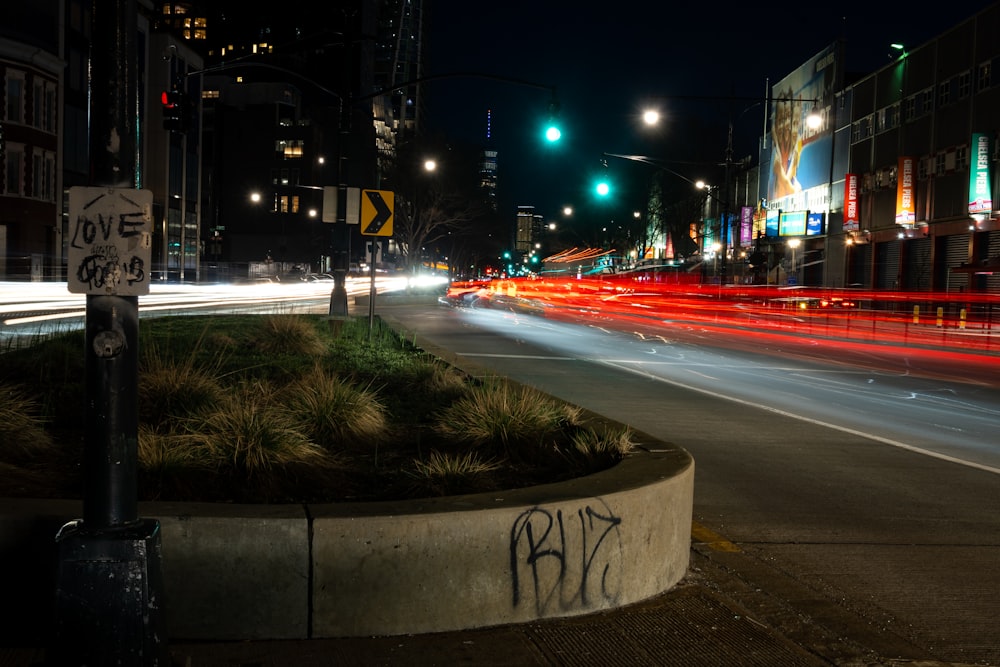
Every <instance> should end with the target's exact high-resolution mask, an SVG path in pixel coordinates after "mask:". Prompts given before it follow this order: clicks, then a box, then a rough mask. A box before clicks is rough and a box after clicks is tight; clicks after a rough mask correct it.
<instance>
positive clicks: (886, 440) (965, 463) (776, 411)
mask: <svg viewBox="0 0 1000 667" xmlns="http://www.w3.org/2000/svg"><path fill="white" fill-rule="evenodd" d="M596 361H598V363H603V364H605V365H607V366H611V367H612V368H616V369H618V370H623V371H625V372H627V373H633V374H635V375H641V376H642V377H644V378H647V379H652V380H656V381H658V382H664V383H666V384H670V385H673V386H675V387H680V388H681V389H688V390H691V391H696V392H698V393H700V394H705V395H706V396H712V397H713V398H722V399H725V400H727V401H732V402H733V403H739V404H740V405H746V406H748V407H754V408H759V409H761V410H767V411H768V412H772V413H774V414H777V415H781V416H782V417H791V418H792V419H798V420H799V421H804V422H806V423H808V424H814V425H816V426H824V427H826V428H832V429H834V430H835V431H840V432H841V433H847V434H850V435H854V436H858V437H861V438H867V439H869V440H875V441H876V442H881V443H882V444H885V445H889V446H891V447H897V448H899V449H903V450H906V451H908V452H913V453H915V454H923V455H924V456H929V457H931V458H935V459H940V460H942V461H948V462H949V463H957V464H958V465H963V466H966V467H968V468H975V469H976V470H982V471H984V472H989V473H993V474H994V475H1000V468H995V467H993V466H988V465H985V464H982V463H976V462H974V461H966V460H965V459H960V458H956V457H954V456H949V455H948V454H942V453H940V452H935V451H933V450H930V449H924V448H922V447H914V446H913V445H908V444H906V443H905V442H899V441H898V440H893V439H891V438H885V437H883V436H880V435H874V434H872V433H865V432H864V431H859V430H857V429H853V428H848V427H846V426H839V425H837V424H830V423H828V422H824V421H820V420H818V419H813V418H811V417H805V416H803V415H797V414H795V413H792V412H787V411H785V410H780V409H778V408H772V407H770V406H767V405H760V404H758V403H754V402H752V401H747V400H744V399H742V398H736V397H734V396H726V395H725V394H719V393H717V392H714V391H711V390H708V389H702V388H701V387H695V386H692V385H688V384H685V383H683V382H677V381H676V380H668V379H667V378H664V377H660V376H658V375H653V374H652V373H648V372H646V371H643V370H641V369H639V368H629V367H628V366H624V365H621V364H618V363H615V362H608V361H600V360H596Z"/></svg>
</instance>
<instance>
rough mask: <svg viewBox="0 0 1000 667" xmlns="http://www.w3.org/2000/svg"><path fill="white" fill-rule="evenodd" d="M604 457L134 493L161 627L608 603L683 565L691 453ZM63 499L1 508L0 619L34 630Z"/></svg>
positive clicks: (39, 639)
mask: <svg viewBox="0 0 1000 667" xmlns="http://www.w3.org/2000/svg"><path fill="white" fill-rule="evenodd" d="M634 439H635V441H636V442H638V443H639V444H640V447H639V448H637V450H636V451H635V452H634V453H632V454H630V455H629V456H628V457H626V458H625V459H624V460H623V461H622V462H620V463H619V464H618V465H616V466H614V467H613V468H610V469H608V470H605V471H602V472H599V473H596V474H593V475H589V476H586V477H581V478H577V479H573V480H569V481H565V482H560V483H556V484H545V485H540V486H535V487H528V488H523V489H516V490H511V491H503V492H492V493H482V494H474V495H465V496H449V497H441V498H427V499H420V500H410V501H398V502H373V503H334V504H321V505H231V504H208V503H141V504H140V511H141V513H142V515H143V516H148V517H155V518H156V519H157V520H158V521H159V523H160V529H161V537H162V561H163V563H162V569H163V587H164V594H165V595H164V597H165V605H164V606H165V609H164V614H165V618H166V627H167V632H168V636H169V638H170V639H171V640H182V639H191V640H200V639H217V640H218V639H291V638H310V637H314V638H320V637H357V636H369V635H382V636H385V635H399V634H411V633H430V632H441V631H450V630H461V629H469V628H479V627H488V626H494V625H503V624H509V623H524V622H530V621H534V620H539V619H543V618H559V617H569V616H576V615H582V614H590V613H594V612H598V611H602V610H608V609H614V608H618V607H622V606H625V605H629V604H633V603H635V602H639V601H642V600H645V599H649V598H652V597H654V596H657V595H659V594H661V593H663V592H665V591H667V590H669V589H670V588H672V587H673V586H674V585H675V584H676V583H677V582H678V581H680V579H681V578H682V577H683V576H684V575H685V574H686V572H687V568H688V562H689V552H690V539H691V538H690V532H691V514H692V505H693V492H694V461H693V460H692V458H691V456H690V455H689V454H688V453H687V452H686V451H684V450H683V449H681V448H679V447H676V446H674V445H671V444H669V443H662V442H657V441H655V440H653V439H652V438H648V437H646V436H645V435H643V434H641V433H636V434H635V438H634ZM80 509H81V508H80V503H79V502H76V501H58V500H27V499H9V500H5V502H4V503H3V509H0V563H3V564H5V565H6V567H4V568H2V573H0V585H2V587H3V590H5V591H6V592H7V593H8V594H7V595H5V596H4V603H3V605H2V608H3V619H2V622H0V627H2V628H3V630H2V631H0V632H2V633H3V635H4V636H2V637H0V641H2V642H3V643H4V644H6V645H11V646H26V645H32V644H34V645H42V643H43V642H45V641H46V640H47V638H46V637H44V636H41V635H40V634H39V632H40V629H41V628H44V627H46V626H47V625H49V624H50V619H51V613H52V600H53V591H52V589H53V587H52V581H51V574H50V573H51V569H49V566H48V564H50V563H51V562H52V560H53V559H54V558H55V555H56V544H55V542H54V540H53V538H52V536H53V534H54V531H53V530H52V527H53V526H58V525H61V524H62V523H64V522H65V521H68V520H70V519H71V518H72V517H75V516H79V514H80Z"/></svg>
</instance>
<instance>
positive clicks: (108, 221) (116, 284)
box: [66, 187, 153, 296]
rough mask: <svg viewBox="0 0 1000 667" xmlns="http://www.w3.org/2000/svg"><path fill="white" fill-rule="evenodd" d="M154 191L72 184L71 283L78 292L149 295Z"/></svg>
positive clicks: (70, 206)
mask: <svg viewBox="0 0 1000 667" xmlns="http://www.w3.org/2000/svg"><path fill="white" fill-rule="evenodd" d="M152 209H153V193H152V191H151V190H134V189H131V188H88V187H73V188H70V189H69V250H68V251H67V253H66V257H67V262H68V266H67V287H68V288H69V291H70V292H73V293H74V294H103V295H108V296H141V295H143V294H149V267H150V264H151V262H152V242H151V241H152V228H153V217H152Z"/></svg>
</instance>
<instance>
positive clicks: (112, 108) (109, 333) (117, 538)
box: [46, 0, 168, 665]
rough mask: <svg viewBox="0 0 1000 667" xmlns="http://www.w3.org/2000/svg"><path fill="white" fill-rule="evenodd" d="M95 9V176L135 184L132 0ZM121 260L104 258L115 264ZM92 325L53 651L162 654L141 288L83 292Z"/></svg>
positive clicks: (97, 658) (134, 659)
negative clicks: (141, 492)
mask: <svg viewBox="0 0 1000 667" xmlns="http://www.w3.org/2000/svg"><path fill="white" fill-rule="evenodd" d="M92 19H93V20H92V26H91V27H92V31H91V38H92V41H91V53H90V117H91V127H90V156H91V184H92V185H93V186H101V187H106V188H108V189H109V191H110V190H117V191H124V192H128V191H129V190H130V189H131V190H132V191H134V190H135V189H136V188H138V187H139V185H140V184H139V173H140V170H139V159H138V144H137V141H136V135H137V132H136V130H137V128H138V125H139V103H138V102H139V86H138V79H137V77H138V66H137V63H138V57H137V38H138V23H137V6H136V3H135V2H134V0H94V3H93V14H92ZM117 260H118V258H117V257H113V258H107V261H108V262H109V265H111V264H112V263H113V262H115V261H117ZM75 270H77V269H76V267H72V266H71V267H69V271H70V272H73V271H75ZM81 271H82V269H81ZM143 275H148V274H143ZM116 284H117V283H114V284H113V285H116ZM85 328H86V346H85V349H84V354H85V355H86V397H85V401H86V405H85V425H84V432H85V444H84V453H83V469H84V498H83V519H82V520H79V521H72V522H70V523H68V524H66V525H65V526H63V528H62V529H61V530H60V531H59V533H58V534H57V535H56V543H57V545H58V549H59V561H58V573H57V582H56V591H55V604H54V612H55V631H54V642H53V645H52V646H51V647H50V649H49V650H48V651H47V652H46V660H47V662H48V663H49V664H53V665H69V664H72V665H80V664H88V665H90V664H93V665H105V664H134V665H163V664H167V658H168V655H167V644H166V636H165V633H164V631H163V628H162V627H160V626H161V621H162V618H163V614H162V608H163V607H162V605H163V594H162V577H161V573H160V529H159V522H157V521H156V520H155V519H146V520H143V519H139V518H138V509H137V507H138V502H137V495H138V490H137V476H136V468H137V459H138V402H137V397H136V395H137V387H138V352H139V341H138V338H139V335H138V333H139V308H138V297H136V296H133V295H131V294H127V295H119V294H118V293H117V291H116V289H115V288H114V287H113V286H112V287H109V288H107V290H106V293H104V294H101V293H93V292H87V305H86V327H85Z"/></svg>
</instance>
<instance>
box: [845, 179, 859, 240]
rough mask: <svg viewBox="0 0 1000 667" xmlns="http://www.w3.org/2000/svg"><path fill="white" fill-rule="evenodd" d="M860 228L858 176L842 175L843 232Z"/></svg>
mask: <svg viewBox="0 0 1000 667" xmlns="http://www.w3.org/2000/svg"><path fill="white" fill-rule="evenodd" d="M860 226H861V213H860V211H859V209H858V175H857V174H844V231H845V232H850V231H855V230H857V229H858V228H859V227H860Z"/></svg>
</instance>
